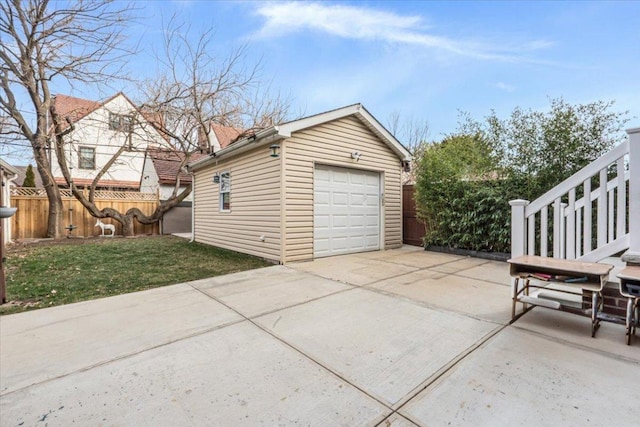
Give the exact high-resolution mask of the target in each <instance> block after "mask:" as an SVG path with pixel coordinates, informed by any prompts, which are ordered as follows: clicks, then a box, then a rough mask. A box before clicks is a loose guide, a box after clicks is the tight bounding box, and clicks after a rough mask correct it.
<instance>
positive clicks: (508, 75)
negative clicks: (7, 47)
mask: <svg viewBox="0 0 640 427" xmlns="http://www.w3.org/2000/svg"><path fill="white" fill-rule="evenodd" d="M138 4H139V5H140V6H141V8H142V9H141V10H140V11H138V15H140V16H142V17H143V19H140V20H139V23H138V24H137V26H135V27H134V28H131V34H132V36H133V38H134V39H138V40H140V41H141V47H143V51H142V52H141V54H140V55H138V56H137V57H136V58H132V61H131V62H130V64H129V65H130V67H131V72H132V73H133V75H140V76H141V77H143V76H147V77H148V76H149V74H147V73H149V72H151V71H152V70H153V67H149V63H150V62H149V61H150V60H151V55H150V53H151V51H152V47H153V46H154V45H155V44H156V43H157V38H158V35H159V29H160V22H161V20H162V19H163V18H164V19H165V20H167V19H168V18H169V17H170V16H171V15H172V14H174V13H175V14H176V15H177V17H178V18H179V19H181V20H184V21H185V22H188V23H190V25H191V29H192V31H197V30H199V29H207V28H210V27H212V28H213V29H214V31H215V40H216V43H217V47H218V50H219V53H220V54H221V55H224V54H225V53H227V52H229V50H230V49H233V48H236V47H238V46H240V45H242V44H247V47H248V57H247V59H248V61H249V62H250V63H253V62H255V61H258V60H261V61H262V77H263V78H264V79H265V80H269V81H270V82H271V88H272V89H273V90H278V91H280V92H282V93H284V94H286V95H288V96H289V97H290V98H291V99H292V101H293V105H294V107H295V109H296V110H303V111H304V112H305V113H307V114H315V113H318V112H321V111H324V110H328V109H332V108H336V107H340V106H344V105H348V104H353V103H355V102H361V103H363V104H364V105H365V107H366V108H367V109H368V110H369V111H370V112H371V113H373V114H374V116H376V117H377V118H378V119H379V120H380V121H381V122H382V123H383V124H385V125H386V124H387V122H388V120H389V117H390V115H391V114H392V113H393V112H397V113H400V114H401V116H402V117H403V118H404V119H406V120H427V121H428V122H429V126H430V134H429V137H430V139H432V140H438V139H441V138H442V137H443V135H444V134H447V133H450V132H453V131H454V130H455V128H456V123H457V118H458V111H459V110H462V111H466V112H469V113H470V114H471V116H472V117H474V118H476V119H482V118H483V117H484V116H486V115H487V114H489V113H490V111H491V110H492V109H493V110H495V111H496V112H497V113H498V115H499V116H502V117H506V116H508V115H509V114H510V112H511V111H512V110H513V109H514V108H515V107H522V108H524V109H529V108H531V109H535V110H541V109H545V108H546V107H547V106H548V105H549V102H548V99H549V98H550V97H551V98H557V97H563V98H564V99H565V100H566V101H568V102H570V103H588V102H592V101H597V100H605V101H609V100H615V101H616V105H615V107H614V109H615V110H616V111H624V110H629V111H630V116H631V117H633V119H632V121H631V122H630V123H629V127H635V126H640V118H638V117H639V116H640V27H639V26H638V22H637V17H638V16H640V2H633V1H623V2H613V1H604V2H585V1H580V2H524V1H518V2H499V1H492V2H479V1H478V2H464V1H455V2H399V1H394V2H384V1H362V2H213V1H162V2H160V1H158V2H138ZM113 89H116V90H117V89H124V90H131V89H130V88H127V87H126V86H125V87H115V88H113ZM66 92H69V91H68V90H67V91H66ZM111 92H112V88H109V89H102V91H101V93H100V94H98V93H97V92H91V91H83V90H81V89H80V90H77V91H75V92H74V91H71V93H70V94H72V95H76V96H87V94H92V95H93V96H94V97H96V98H101V97H104V96H107V95H109V94H110V93H111ZM23 163H24V162H23Z"/></svg>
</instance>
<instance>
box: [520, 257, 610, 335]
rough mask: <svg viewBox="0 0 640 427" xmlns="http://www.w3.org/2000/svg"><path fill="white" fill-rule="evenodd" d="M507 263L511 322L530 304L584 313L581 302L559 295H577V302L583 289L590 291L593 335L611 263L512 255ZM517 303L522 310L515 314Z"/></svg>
mask: <svg viewBox="0 0 640 427" xmlns="http://www.w3.org/2000/svg"><path fill="white" fill-rule="evenodd" d="M508 263H509V264H510V269H509V270H510V274H511V277H513V278H514V279H515V280H514V283H513V285H512V289H511V299H512V308H511V322H512V323H513V322H514V321H515V320H516V319H518V318H519V317H520V316H522V315H523V314H524V313H526V312H527V311H529V310H531V309H532V308H533V307H534V306H540V307H545V308H550V309H554V310H562V311H567V312H571V313H575V314H580V315H587V314H589V310H588V309H586V310H585V309H584V308H582V303H581V302H580V303H579V304H578V303H577V301H571V300H570V299H567V298H563V296H565V297H566V296H568V297H569V298H570V297H571V296H574V297H576V299H577V297H578V296H579V297H580V298H579V299H580V301H581V299H582V293H583V292H584V291H587V292H591V301H592V308H591V336H592V337H595V335H596V331H597V330H598V327H599V326H600V318H599V316H598V311H599V310H601V309H602V305H603V298H602V289H603V288H604V286H605V285H606V284H607V282H608V280H609V272H610V271H611V269H613V266H612V265H609V264H600V263H592V262H582V261H576V260H566V259H556V258H546V257H540V256H533V255H525V256H520V257H517V258H513V259H510V260H509V261H508ZM518 303H521V304H522V307H523V311H522V312H521V313H519V314H518V315H516V306H517V304H518Z"/></svg>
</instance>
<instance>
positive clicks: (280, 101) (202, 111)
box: [52, 20, 289, 235]
mask: <svg viewBox="0 0 640 427" xmlns="http://www.w3.org/2000/svg"><path fill="white" fill-rule="evenodd" d="M164 35H165V38H164V44H163V51H162V53H161V54H159V55H158V56H159V57H158V58H157V60H158V63H160V64H163V65H164V68H165V71H164V73H163V74H162V75H160V76H158V77H156V78H154V79H150V80H148V81H146V82H145V83H144V85H143V87H142V95H141V97H142V98H143V99H144V101H143V102H141V103H140V105H139V110H138V111H137V112H136V113H135V114H134V120H133V123H134V125H133V127H132V132H134V131H135V132H138V135H137V136H138V137H139V138H145V137H146V136H147V135H150V134H151V133H153V132H155V131H157V132H160V134H161V135H163V137H164V138H165V139H166V144H165V145H166V147H167V148H168V149H170V150H171V151H172V152H173V153H175V154H176V156H175V158H176V159H178V161H179V162H180V164H179V167H178V170H179V171H182V170H183V169H184V167H185V166H186V164H187V163H188V162H189V161H191V159H192V158H193V156H194V154H196V153H201V152H203V151H207V150H209V149H210V147H209V146H208V144H207V142H208V141H209V140H210V139H209V136H210V133H211V132H212V130H211V125H212V124H219V125H223V126H234V127H239V128H242V129H247V130H250V131H252V132H255V131H256V130H258V129H262V128H264V127H267V126H271V125H273V124H274V123H276V122H279V121H282V120H284V119H286V117H287V114H288V110H289V103H288V101H287V100H286V99H284V98H282V97H280V96H276V97H270V96H268V95H267V94H265V93H264V91H262V90H261V88H260V84H259V83H260V81H259V79H258V65H255V66H253V67H247V66H246V65H245V64H246V62H247V61H246V49H245V47H240V48H238V49H235V50H233V51H232V52H231V53H230V54H229V55H228V56H226V57H225V58H224V59H222V60H219V59H217V58H215V57H214V56H213V54H214V52H215V50H214V49H212V47H211V45H212V43H213V38H212V32H211V31H208V32H205V33H204V34H202V35H201V36H200V37H199V38H198V40H197V42H195V43H193V42H192V41H191V40H190V39H189V29H188V28H185V27H184V26H183V25H179V24H175V20H171V21H170V22H169V23H168V25H167V29H165V31H164ZM56 114H57V113H56V112H55V111H54V110H52V115H54V116H55V115H56ZM62 119H67V118H60V117H57V119H56V123H59V124H61V123H63V120H62ZM70 124H71V126H69V127H67V129H66V130H65V128H64V127H63V126H58V127H56V132H55V134H56V144H55V149H56V153H57V158H58V163H59V165H60V168H61V170H62V173H63V176H64V178H65V180H66V181H67V184H69V185H70V187H71V188H72V191H73V194H74V196H75V197H76V198H77V199H78V200H79V201H80V202H81V203H82V205H83V206H84V207H85V208H86V209H87V210H88V211H89V212H90V213H91V215H93V216H94V217H97V218H113V219H115V220H116V221H118V222H120V223H121V224H122V226H123V234H125V235H132V234H133V232H134V229H133V220H134V219H136V220H137V221H138V222H140V223H142V224H153V223H156V222H158V221H159V220H160V219H161V218H162V216H163V215H164V214H165V213H166V212H167V211H168V210H170V209H171V208H173V207H175V206H176V205H178V204H179V203H180V202H182V201H183V200H184V199H185V198H186V197H187V196H188V195H189V194H190V192H191V189H192V186H191V184H189V185H187V186H183V185H181V182H180V174H179V173H178V175H177V176H176V182H175V186H174V188H173V192H172V194H171V195H170V197H169V198H168V199H167V200H163V201H161V202H160V203H159V205H158V206H157V208H156V209H155V211H154V212H153V213H152V214H150V215H145V214H144V213H143V212H142V211H141V210H140V209H138V208H132V209H129V210H128V211H127V212H119V211H117V210H115V209H112V208H103V209H99V208H98V207H97V206H96V204H95V197H94V195H95V190H96V187H97V184H98V182H99V180H100V178H101V177H102V176H104V174H105V173H107V172H108V170H109V168H110V167H111V166H113V164H114V163H115V162H116V161H117V160H118V158H119V156H121V155H122V153H123V152H125V150H127V149H130V148H128V147H127V146H126V144H125V145H123V146H122V147H120V149H118V151H117V152H116V153H115V154H114V155H113V157H111V159H110V160H109V161H108V162H107V163H106V164H105V165H104V166H103V167H102V168H101V170H100V171H99V172H98V173H97V175H96V176H95V178H94V180H93V182H92V184H91V186H90V189H89V194H88V196H86V195H85V194H84V193H83V192H82V191H80V190H79V189H78V188H76V187H74V186H72V185H71V183H72V180H71V173H70V171H69V165H68V164H67V161H66V156H65V153H64V150H65V145H66V140H65V136H66V134H67V133H68V132H70V131H73V123H70ZM149 127H153V129H150V128H149ZM152 131H153V132H152Z"/></svg>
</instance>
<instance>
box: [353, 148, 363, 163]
mask: <svg viewBox="0 0 640 427" xmlns="http://www.w3.org/2000/svg"><path fill="white" fill-rule="evenodd" d="M360 156H362V153H359V152H357V151H354V152H353V153H351V158H352V159H353V160H355V161H356V162H357V161H358V160H360Z"/></svg>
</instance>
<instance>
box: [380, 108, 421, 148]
mask: <svg viewBox="0 0 640 427" xmlns="http://www.w3.org/2000/svg"><path fill="white" fill-rule="evenodd" d="M387 127H388V128H389V132H391V133H392V134H393V135H395V137H396V138H398V139H399V140H400V142H401V143H402V144H403V145H404V146H405V147H407V149H409V152H411V154H412V155H414V156H415V154H416V152H417V151H418V150H419V149H420V147H421V146H422V145H424V144H426V143H427V139H428V138H429V122H428V121H427V120H426V119H424V120H420V119H416V118H414V117H410V118H408V119H403V118H402V115H401V114H400V112H398V111H394V112H392V113H391V114H390V115H389V119H388V120H387Z"/></svg>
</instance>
